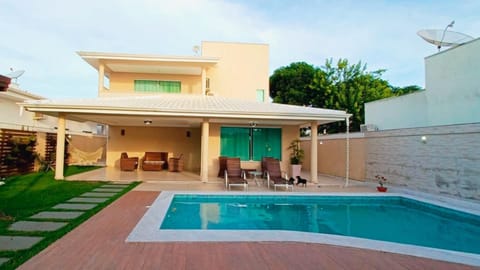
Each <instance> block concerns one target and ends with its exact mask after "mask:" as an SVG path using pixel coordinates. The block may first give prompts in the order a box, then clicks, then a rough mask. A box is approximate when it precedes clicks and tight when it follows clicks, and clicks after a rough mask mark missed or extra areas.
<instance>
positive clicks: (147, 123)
mask: <svg viewBox="0 0 480 270" xmlns="http://www.w3.org/2000/svg"><path fill="white" fill-rule="evenodd" d="M143 123H144V124H145V125H147V126H148V125H151V124H152V120H143Z"/></svg>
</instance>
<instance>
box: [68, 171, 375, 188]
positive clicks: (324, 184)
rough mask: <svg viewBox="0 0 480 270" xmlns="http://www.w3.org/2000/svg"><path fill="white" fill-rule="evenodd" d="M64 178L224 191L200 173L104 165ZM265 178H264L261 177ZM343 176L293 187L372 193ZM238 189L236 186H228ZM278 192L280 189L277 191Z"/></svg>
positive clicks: (250, 181) (218, 181) (365, 184)
mask: <svg viewBox="0 0 480 270" xmlns="http://www.w3.org/2000/svg"><path fill="white" fill-rule="evenodd" d="M309 176H310V171H305V170H304V171H302V178H306V179H309ZM67 180H87V181H112V182H119V183H121V182H132V181H142V183H141V184H140V185H138V186H137V187H136V188H135V189H134V190H136V191H167V190H195V191H224V190H225V183H224V180H223V179H222V178H217V177H210V178H209V179H208V182H206V183H203V182H201V181H200V176H199V175H198V174H195V173H192V172H187V171H184V172H180V173H178V172H168V171H166V170H163V171H143V170H140V169H139V170H137V171H120V170H119V169H118V168H113V167H104V168H100V169H97V170H93V171H89V172H85V173H82V174H77V175H72V176H70V177H67ZM265 181H266V180H265ZM258 182H259V184H260V185H256V183H255V181H254V179H252V178H248V190H249V191H262V192H265V191H272V192H273V191H274V190H273V188H272V187H270V189H268V188H267V185H266V182H263V180H262V179H259V180H258ZM344 185H345V178H341V177H335V176H331V175H323V174H318V184H313V183H310V182H309V183H308V184H307V187H303V186H301V185H299V186H295V187H294V191H299V192H376V189H375V184H374V183H368V182H363V181H356V180H350V181H349V185H348V187H344ZM232 190H235V191H237V190H239V189H232ZM279 191H282V190H279Z"/></svg>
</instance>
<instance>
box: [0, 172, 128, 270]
mask: <svg viewBox="0 0 480 270" xmlns="http://www.w3.org/2000/svg"><path fill="white" fill-rule="evenodd" d="M96 168H97V167H77V166H70V167H67V168H66V171H65V175H66V176H69V175H72V174H77V173H80V172H85V171H88V170H93V169H96ZM103 184H105V182H90V181H89V182H87V181H85V182H82V181H59V180H55V179H54V174H53V172H48V173H30V174H26V175H20V176H12V177H9V178H7V179H6V184H5V185H3V186H0V235H4V236H5V235H23V236H42V237H44V239H43V240H42V241H40V242H39V243H38V244H36V245H34V246H33V247H32V248H30V249H27V250H21V251H0V257H6V258H10V260H9V261H8V262H7V263H4V264H2V265H0V269H15V268H16V267H18V266H19V265H21V264H22V263H23V262H25V261H26V260H28V259H29V258H31V257H32V256H34V255H35V254H37V253H38V252H40V251H41V250H43V249H44V248H45V247H47V246H48V245H49V244H51V243H52V242H54V241H55V240H57V239H59V238H60V237H62V236H63V235H65V234H66V233H67V232H69V231H71V230H72V229H74V228H75V227H77V226H78V225H80V224H81V223H82V222H84V221H85V220H87V219H88V218H90V217H91V216H92V215H94V214H95V213H97V212H99V211H100V210H101V209H103V208H104V207H105V206H107V205H109V204H110V203H112V202H113V201H114V200H116V199H117V198H119V197H120V196H121V195H123V194H124V193H126V192H127V191H129V190H130V189H132V188H133V187H135V186H136V185H137V183H132V184H131V185H130V186H129V187H128V188H126V189H125V190H124V191H122V192H120V193H119V194H117V195H115V196H114V197H112V198H111V199H109V200H107V201H106V202H104V203H100V204H98V205H97V206H96V207H95V208H93V209H91V210H87V211H86V212H85V214H83V215H81V216H80V217H78V218H76V219H73V220H68V221H67V222H68V225H66V226H65V227H63V228H61V229H59V230H57V231H54V232H21V233H20V232H11V231H8V230H7V228H8V226H10V224H12V223H13V222H15V221H19V220H28V217H30V216H32V215H34V214H36V213H38V212H41V211H46V210H51V208H52V207H53V206H55V205H57V204H59V203H63V202H66V201H67V200H69V199H71V198H74V197H77V196H79V195H80V194H83V193H85V192H88V191H91V190H93V189H95V188H97V187H99V186H102V185H103ZM52 221H53V220H52Z"/></svg>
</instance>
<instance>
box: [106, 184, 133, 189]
mask: <svg viewBox="0 0 480 270" xmlns="http://www.w3.org/2000/svg"><path fill="white" fill-rule="evenodd" d="M128 186H129V185H124V184H106V185H103V186H101V187H102V188H126V187H128Z"/></svg>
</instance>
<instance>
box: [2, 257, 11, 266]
mask: <svg viewBox="0 0 480 270" xmlns="http://www.w3.org/2000/svg"><path fill="white" fill-rule="evenodd" d="M8 260H10V258H0V265H2V264H4V263H6V262H8Z"/></svg>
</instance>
